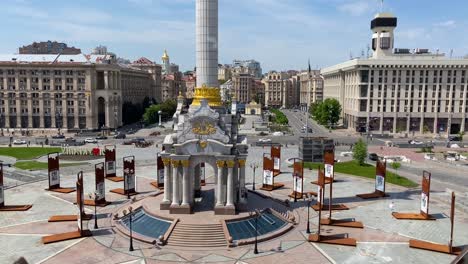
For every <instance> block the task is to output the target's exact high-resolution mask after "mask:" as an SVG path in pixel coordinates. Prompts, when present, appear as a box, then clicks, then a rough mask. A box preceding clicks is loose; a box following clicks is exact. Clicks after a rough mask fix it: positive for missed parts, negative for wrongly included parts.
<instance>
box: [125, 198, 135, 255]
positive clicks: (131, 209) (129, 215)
mask: <svg viewBox="0 0 468 264" xmlns="http://www.w3.org/2000/svg"><path fill="white" fill-rule="evenodd" d="M123 214H124V215H127V210H123ZM132 214H133V208H132V207H131V206H130V207H128V217H129V218H130V219H129V221H130V222H129V228H130V248H129V249H128V250H129V251H133V250H134V249H133V233H132Z"/></svg>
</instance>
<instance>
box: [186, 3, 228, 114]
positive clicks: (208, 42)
mask: <svg viewBox="0 0 468 264" xmlns="http://www.w3.org/2000/svg"><path fill="white" fill-rule="evenodd" d="M195 9H196V52H197V54H196V59H197V62H196V65H197V86H196V88H195V95H194V100H193V103H192V106H195V107H198V106H200V103H201V100H203V99H206V100H207V101H208V104H209V106H211V107H219V106H222V103H221V97H220V94H219V83H218V0H196V7H195Z"/></svg>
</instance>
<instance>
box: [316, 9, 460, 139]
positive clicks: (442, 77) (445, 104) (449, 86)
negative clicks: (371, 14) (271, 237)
mask: <svg viewBox="0 0 468 264" xmlns="http://www.w3.org/2000/svg"><path fill="white" fill-rule="evenodd" d="M396 26H397V18H396V17H394V16H393V15H391V14H387V13H382V14H378V15H377V16H376V17H375V19H374V20H372V23H371V29H372V31H373V37H372V48H373V50H374V53H373V56H372V57H371V58H364V59H353V60H350V61H347V62H344V63H341V64H338V65H334V66H331V67H328V68H325V69H323V70H322V71H321V74H322V75H323V77H324V81H325V84H324V98H336V99H338V100H339V101H340V103H341V105H342V108H343V113H342V118H343V120H342V122H343V124H344V125H346V126H348V127H350V128H355V129H356V130H357V131H360V132H365V131H366V130H369V131H377V132H378V133H406V134H407V135H408V134H410V133H421V134H422V133H434V134H455V133H458V132H459V131H465V130H466V119H467V114H466V113H467V111H468V106H467V94H468V78H467V71H468V59H461V58H460V59H459V58H447V57H446V56H445V55H444V54H439V53H438V52H436V53H430V52H429V51H428V50H427V49H415V50H413V51H411V50H409V49H394V47H393V43H394V39H393V36H394V35H393V30H394V29H395V28H396Z"/></svg>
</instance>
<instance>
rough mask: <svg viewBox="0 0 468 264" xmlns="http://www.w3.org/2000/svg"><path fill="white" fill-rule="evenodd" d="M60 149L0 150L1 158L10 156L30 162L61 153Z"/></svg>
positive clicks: (15, 148)
mask: <svg viewBox="0 0 468 264" xmlns="http://www.w3.org/2000/svg"><path fill="white" fill-rule="evenodd" d="M60 151H61V149H60V148H40V147H34V148H33V147H30V148H28V147H18V148H17V147H12V148H9V147H5V148H0V156H10V157H14V158H16V159H19V160H30V159H35V158H38V157H40V156H44V155H47V154H49V153H51V152H60Z"/></svg>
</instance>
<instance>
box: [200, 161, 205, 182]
mask: <svg viewBox="0 0 468 264" xmlns="http://www.w3.org/2000/svg"><path fill="white" fill-rule="evenodd" d="M200 179H201V180H200V182H201V184H202V185H203V184H205V162H202V163H200Z"/></svg>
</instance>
